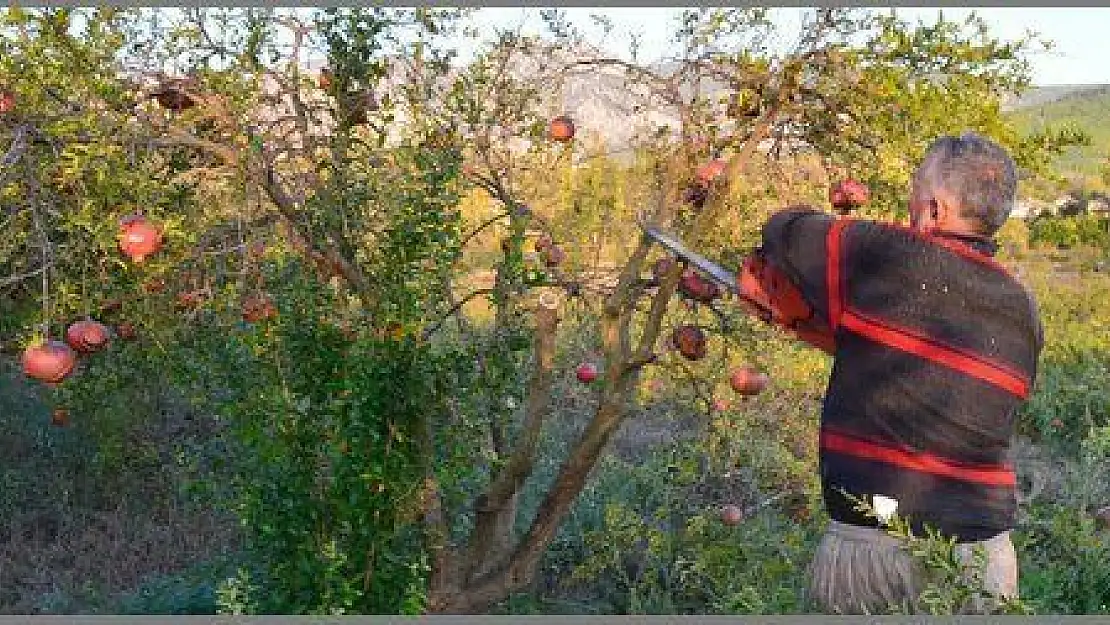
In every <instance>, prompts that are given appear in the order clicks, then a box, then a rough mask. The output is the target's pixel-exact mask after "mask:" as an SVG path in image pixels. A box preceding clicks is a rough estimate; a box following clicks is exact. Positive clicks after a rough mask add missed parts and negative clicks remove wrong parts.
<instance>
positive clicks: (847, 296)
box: [762, 208, 1043, 542]
mask: <svg viewBox="0 0 1110 625" xmlns="http://www.w3.org/2000/svg"><path fill="white" fill-rule="evenodd" d="M762 251H763V254H764V256H765V258H766V259H767V260H768V262H770V263H772V264H773V265H775V266H776V267H778V268H779V269H780V270H781V271H782V272H783V273H784V274H785V275H786V276H787V277H788V279H789V280H790V281H791V282H793V283H794V284H795V285H796V286H797V287H798V288H799V289H800V290H801V291H802V293H803V294H804V296H805V298H806V300H807V301H808V302H809V303H810V304H811V305H812V306H813V309H814V314H815V316H816V317H817V319H818V322H819V323H820V324H822V325H824V326H825V327H826V328H827V329H828V331H829V332H831V334H832V335H833V338H834V341H835V345H834V348H833V355H834V363H833V369H832V375H831V377H830V379H829V384H828V389H827V393H826V395H825V401H824V406H823V409H822V415H821V434H820V464H821V481H822V487H823V490H824V498H825V504H826V507H827V509H828V511H829V514H830V516H831V517H832V518H833V519H835V520H837V521H841V522H844V523H849V524H853V525H864V526H875V525H878V521H877V520H876V519H875V518H874V517H873V516H870V515H867V514H865V513H863V512H861V511H859V510H857V507H858V502H860V501H863V502H866V503H868V504H871V503H873V501H875V499H874V498H875V497H876V496H881V497H884V498H887V499H893V500H894V501H896V502H897V509H896V512H897V514H898V515H899V516H901V517H904V518H906V519H908V520H909V521H910V525H911V527H912V528H913V529H914V531H915V532H921V531H922V530H923V528H924V527H925V526H929V527H932V528H934V529H937V530H940V531H941V532H942V533H944V534H945V535H948V536H955V537H956V538H957V540H959V541H961V542H966V541H975V540H983V539H986V538H990V537H992V536H995V535H997V534H999V533H1000V532H1003V531H1006V530H1008V529H1010V528H1011V527H1012V526H1013V524H1014V514H1015V507H1016V499H1015V486H1016V484H1015V482H1016V480H1015V475H1014V468H1013V466H1012V465H1011V463H1010V446H1011V440H1012V438H1013V435H1014V427H1015V419H1016V412H1017V409H1018V407H1019V406H1020V405H1021V403H1022V402H1023V401H1024V400H1026V399H1027V398H1028V397H1029V394H1030V390H1031V387H1032V385H1033V381H1034V379H1035V377H1036V371H1037V360H1038V357H1039V354H1040V351H1041V347H1042V344H1043V338H1042V330H1041V324H1040V321H1039V318H1038V315H1037V312H1036V305H1035V303H1034V301H1033V298H1032V296H1031V295H1030V294H1029V292H1028V291H1027V290H1026V289H1025V288H1024V287H1023V286H1022V285H1021V284H1020V283H1019V282H1018V281H1017V280H1016V279H1015V278H1014V277H1013V276H1011V275H1010V273H1009V272H1007V271H1006V269H1004V268H1003V267H1002V266H1001V265H999V264H998V263H997V262H995V261H994V259H993V258H992V256H993V253H994V247H993V244H992V243H991V242H990V241H981V240H974V239H966V238H962V237H958V236H954V235H945V234H940V233H935V232H934V233H922V232H918V231H915V230H910V229H908V228H905V227H901V226H897V225H893V224H885V223H878V222H873V221H863V220H849V219H843V218H836V217H833V216H830V215H827V214H825V213H821V212H818V211H815V210H810V209H805V208H799V209H791V210H787V211H783V212H781V213H778V214H776V215H774V216H773V217H772V218H771V219H770V220H769V221H768V222H767V224H766V225H765V226H764V230H763V246H762Z"/></svg>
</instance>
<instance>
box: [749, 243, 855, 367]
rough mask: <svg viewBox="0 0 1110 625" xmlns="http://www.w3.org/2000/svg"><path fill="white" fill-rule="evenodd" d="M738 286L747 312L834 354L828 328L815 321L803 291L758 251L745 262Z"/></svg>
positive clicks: (833, 344) (833, 343) (817, 320)
mask: <svg viewBox="0 0 1110 625" xmlns="http://www.w3.org/2000/svg"><path fill="white" fill-rule="evenodd" d="M736 282H737V287H738V290H739V295H740V306H741V307H742V308H743V309H744V310H746V311H748V312H749V313H751V314H753V315H755V316H756V317H759V318H760V319H762V320H763V321H765V322H767V323H772V324H774V325H777V326H779V327H781V328H783V329H784V330H786V331H788V332H790V333H791V334H793V335H794V336H795V337H796V338H798V339H799V340H801V341H803V342H805V343H808V344H809V345H812V346H814V347H816V348H818V349H821V350H822V351H824V352H826V353H829V354H831V353H833V351H834V350H835V345H836V343H835V340H834V338H833V336H832V334H831V332H830V331H829V328H828V327H827V326H826V325H825V324H824V323H822V322H820V320H819V319H817V318H815V317H814V314H813V307H812V306H810V305H809V302H807V301H806V299H805V297H803V296H802V293H801V291H799V290H798V288H797V287H795V286H794V284H793V283H791V282H790V280H789V279H788V278H787V277H786V275H785V274H783V273H782V272H781V271H779V270H778V269H777V268H776V267H775V266H774V265H771V264H770V263H769V262H767V260H766V259H765V258H763V255H762V254H761V253H760V252H759V251H758V250H757V251H756V252H755V253H754V254H752V255H751V256H749V257H748V258H747V259H745V261H744V264H743V265H742V266H741V268H740V273H739V275H738V276H737V279H736Z"/></svg>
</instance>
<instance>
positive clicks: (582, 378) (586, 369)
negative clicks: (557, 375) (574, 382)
mask: <svg viewBox="0 0 1110 625" xmlns="http://www.w3.org/2000/svg"><path fill="white" fill-rule="evenodd" d="M574 374H575V375H576V376H577V377H578V381H579V382H582V383H583V384H589V383H590V382H593V381H594V380H596V379H597V366H596V365H594V364H593V363H592V362H584V363H582V364H580V365H578V368H577V369H575V371H574Z"/></svg>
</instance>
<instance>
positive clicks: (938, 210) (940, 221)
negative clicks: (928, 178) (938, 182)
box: [929, 189, 960, 228]
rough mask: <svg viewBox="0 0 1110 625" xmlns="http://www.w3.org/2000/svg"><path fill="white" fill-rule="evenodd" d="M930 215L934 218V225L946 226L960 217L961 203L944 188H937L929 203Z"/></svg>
mask: <svg viewBox="0 0 1110 625" xmlns="http://www.w3.org/2000/svg"><path fill="white" fill-rule="evenodd" d="M929 210H930V211H932V212H931V213H930V216H931V217H932V218H933V226H934V227H938V226H939V227H941V228H943V227H945V225H951V224H952V222H954V221H956V220H957V219H959V215H960V211H959V205H958V204H957V203H956V200H955V198H953V197H952V196H951V195H950V194H949V193H948V192H947V191H945V190H944V189H937V191H936V192H935V193H934V194H933V199H932V200H931V201H930V203H929Z"/></svg>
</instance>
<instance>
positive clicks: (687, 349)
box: [671, 325, 708, 360]
mask: <svg viewBox="0 0 1110 625" xmlns="http://www.w3.org/2000/svg"><path fill="white" fill-rule="evenodd" d="M671 343H672V344H673V345H674V346H675V348H677V349H678V351H679V353H680V354H682V355H683V357H685V358H686V359H687V360H701V359H702V358H705V354H706V352H707V351H708V350H707V348H706V340H705V332H702V330H701V328H699V327H697V326H692V325H683V326H679V327H677V328H675V331H674V332H673V333H672V334H671Z"/></svg>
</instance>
